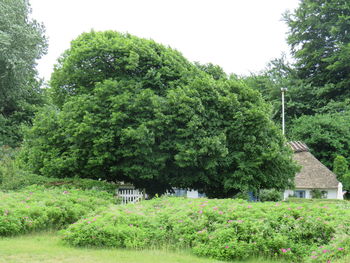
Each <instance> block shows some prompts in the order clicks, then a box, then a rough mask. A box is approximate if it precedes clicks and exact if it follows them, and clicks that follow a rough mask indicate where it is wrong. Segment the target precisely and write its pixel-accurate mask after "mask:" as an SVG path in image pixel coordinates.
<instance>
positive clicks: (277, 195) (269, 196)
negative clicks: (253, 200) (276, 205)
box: [259, 189, 283, 202]
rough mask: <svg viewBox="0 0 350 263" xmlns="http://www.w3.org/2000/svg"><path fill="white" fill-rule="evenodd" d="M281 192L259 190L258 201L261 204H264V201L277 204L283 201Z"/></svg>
mask: <svg viewBox="0 0 350 263" xmlns="http://www.w3.org/2000/svg"><path fill="white" fill-rule="evenodd" d="M282 195H283V194H282V193H281V191H278V190H275V189H263V190H260V193H259V200H260V201H261V202H266V201H273V202H278V201H281V200H282V199H283V197H282Z"/></svg>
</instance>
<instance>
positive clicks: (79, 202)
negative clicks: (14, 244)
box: [0, 186, 114, 236]
mask: <svg viewBox="0 0 350 263" xmlns="http://www.w3.org/2000/svg"><path fill="white" fill-rule="evenodd" d="M0 200H1V203H0V236H9V235H16V234H23V233H26V232H32V231H38V230H45V229H51V228H54V229H57V228H62V227H63V226H66V225H68V224H71V223H73V222H75V221H77V220H78V219H80V218H82V217H83V216H86V215H88V214H90V213H96V212H98V211H100V210H102V209H104V208H106V207H107V206H109V205H111V204H112V203H113V201H114V199H113V197H112V196H111V195H110V194H108V193H106V192H100V191H93V190H90V191H88V190H85V191H83V190H77V189H69V190H63V189H61V188H55V189H46V188H44V187H39V186H32V187H28V188H26V189H24V190H22V191H19V192H7V193H4V192H0Z"/></svg>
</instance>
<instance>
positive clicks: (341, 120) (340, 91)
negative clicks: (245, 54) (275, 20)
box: [244, 0, 350, 168]
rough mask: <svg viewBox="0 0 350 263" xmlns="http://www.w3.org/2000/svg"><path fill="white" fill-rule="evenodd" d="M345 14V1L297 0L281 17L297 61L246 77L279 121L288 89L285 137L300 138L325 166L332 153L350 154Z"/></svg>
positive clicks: (349, 14) (349, 13) (348, 13)
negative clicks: (291, 8) (297, 3)
mask: <svg viewBox="0 0 350 263" xmlns="http://www.w3.org/2000/svg"><path fill="white" fill-rule="evenodd" d="M349 18H350V5H349V4H348V1H346V0H334V1H327V0H302V1H300V4H299V6H298V8H296V9H295V10H293V11H291V12H287V13H285V15H284V20H285V22H286V23H287V25H288V27H289V32H288V39H287V41H288V44H289V45H290V47H291V51H292V56H293V59H294V62H295V63H294V64H290V63H288V62H287V61H286V59H285V58H284V57H282V58H281V59H275V60H273V61H272V62H271V63H270V65H269V67H268V68H267V69H266V70H265V71H264V72H263V73H261V74H259V75H252V76H249V77H246V78H244V81H245V82H246V83H247V84H248V85H250V86H252V87H253V88H255V89H257V90H259V91H261V92H262V94H263V96H264V98H265V99H266V100H267V101H269V102H271V103H272V105H273V118H274V120H275V121H276V122H278V123H280V121H281V91H280V89H281V88H283V87H287V88H288V91H287V93H286V94H285V95H286V96H285V97H286V99H285V101H286V107H285V108H286V110H285V112H286V136H287V138H288V139H290V140H291V139H293V140H304V141H305V142H306V143H307V144H308V146H309V147H310V148H311V150H312V152H313V154H315V156H316V157H317V158H319V159H321V160H322V162H323V163H324V164H326V165H327V166H328V167H329V168H332V162H333V159H334V157H335V155H337V154H339V155H344V156H345V157H347V156H350V149H349V147H348V145H350V133H349V129H348V121H347V119H348V115H349V112H350V100H349V99H350V93H349V89H348V85H349V73H350V71H349V65H348V61H349V55H350V53H349V50H350V49H349V45H350V38H349V34H348V30H347V28H348V27H349V23H350V22H349V21H350V19H349ZM304 115H307V116H310V117H305V116H304ZM299 118H300V119H299ZM295 119H297V120H295ZM326 123H327V124H326ZM299 126H300V127H299ZM332 126H333V127H332ZM307 129H309V130H308V131H307ZM314 131H315V132H314ZM339 131H340V132H339ZM306 134H307V135H306ZM309 144H310V145H309Z"/></svg>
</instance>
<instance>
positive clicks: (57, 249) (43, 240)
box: [0, 233, 277, 263]
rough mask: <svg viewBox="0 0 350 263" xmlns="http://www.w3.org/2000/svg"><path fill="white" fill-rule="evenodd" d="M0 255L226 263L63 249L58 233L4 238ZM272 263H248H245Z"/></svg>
mask: <svg viewBox="0 0 350 263" xmlns="http://www.w3.org/2000/svg"><path fill="white" fill-rule="evenodd" d="M0 255H1V257H0V262H1V263H5V262H6V263H14V262H16V263H19V262H21V263H22V262H23V263H34V262H38V263H39V262H40V263H112V262H113V263H187V262H188V263H223V261H218V260H214V259H205V258H199V257H196V256H193V255H191V254H190V253H189V252H187V251H179V252H176V253H175V252H169V251H164V250H142V251H134V250H125V249H124V250H123V249H88V248H72V247H68V246H65V245H63V244H62V243H61V241H60V239H59V238H58V236H57V235H56V234H55V233H40V234H31V235H25V236H19V237H9V238H1V239H0ZM270 262H271V261H264V260H250V261H245V263H270ZM274 262H275V261H274ZM235 263H237V262H235ZM275 263H277V262H275Z"/></svg>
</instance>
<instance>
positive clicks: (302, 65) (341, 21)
mask: <svg viewBox="0 0 350 263" xmlns="http://www.w3.org/2000/svg"><path fill="white" fill-rule="evenodd" d="M349 18H350V5H349V3H348V1H346V0H333V1H327V0H303V1H301V2H300V5H299V7H298V8H297V9H296V10H295V11H294V12H292V13H287V14H286V15H285V20H286V22H287V24H288V26H289V29H290V32H289V36H288V43H289V44H290V46H291V48H292V51H293V54H294V58H296V60H297V62H296V66H297V72H298V75H299V77H300V78H301V79H304V80H306V81H307V82H309V83H311V84H312V85H313V86H314V87H315V88H317V89H318V92H321V93H323V96H324V97H326V98H327V99H329V100H331V99H334V100H337V101H339V100H344V97H346V98H349V91H348V88H347V87H348V85H349V82H348V81H349V73H350V72H349V69H348V68H349V66H348V63H349V62H348V60H349V54H350V53H349V45H350V37H349V34H348V28H349V26H350V19H349Z"/></svg>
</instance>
